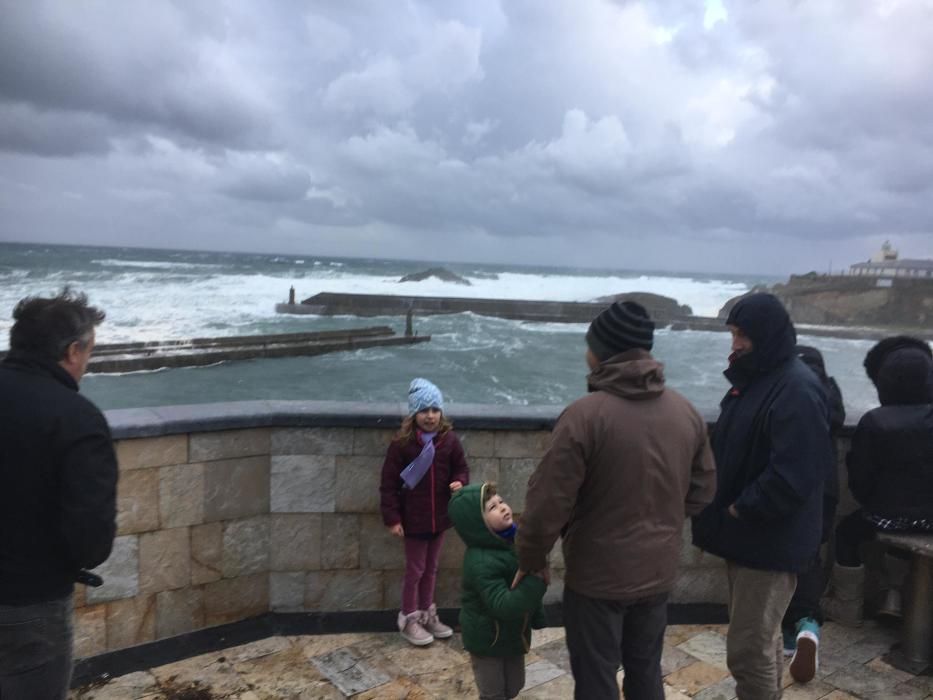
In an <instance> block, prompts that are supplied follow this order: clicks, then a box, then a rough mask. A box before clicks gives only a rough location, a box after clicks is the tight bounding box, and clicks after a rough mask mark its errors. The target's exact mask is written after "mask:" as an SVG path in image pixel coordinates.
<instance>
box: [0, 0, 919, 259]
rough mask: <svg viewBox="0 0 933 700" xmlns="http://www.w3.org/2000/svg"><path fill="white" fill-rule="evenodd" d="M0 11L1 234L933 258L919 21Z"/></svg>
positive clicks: (587, 11) (818, 9) (540, 9)
mask: <svg viewBox="0 0 933 700" xmlns="http://www.w3.org/2000/svg"><path fill="white" fill-rule="evenodd" d="M0 13H2V17H3V21H2V22H0V179H2V181H3V182H4V183H5V185H7V186H6V187H5V188H4V190H2V191H0V214H2V222H3V223H2V224H0V239H3V238H6V239H13V238H17V237H20V235H19V234H18V233H17V232H20V231H22V230H24V229H25V228H27V227H26V226H25V224H26V223H28V230H30V231H41V232H43V235H44V236H46V237H47V238H49V239H50V240H69V241H72V240H74V239H75V238H76V237H77V238H80V239H81V240H86V241H88V242H99V243H104V242H113V243H118V244H133V243H142V242H143V241H142V240H140V241H135V240H131V237H132V236H133V235H134V234H133V233H132V232H137V231H138V232H139V234H138V235H140V236H143V235H146V236H148V235H150V234H148V233H146V231H147V229H148V228H152V229H153V230H158V231H160V238H159V240H161V241H163V242H164V244H165V245H177V246H189V247H190V246H191V245H197V246H199V247H217V246H221V247H232V248H246V249H255V248H257V247H259V246H260V245H263V246H267V247H268V248H269V249H270V250H271V249H276V250H277V249H281V250H283V251H286V250H294V251H296V252H300V251H320V252H323V253H331V254H342V253H346V254H366V255H379V254H380V251H383V253H382V254H391V255H393V256H398V255H399V251H400V250H401V251H405V250H409V251H412V250H414V251H421V252H420V255H422V256H426V257H431V256H432V255H434V252H433V251H434V249H437V250H439V251H442V252H441V253H440V254H438V255H437V257H446V256H453V257H467V258H481V259H487V260H489V259H514V258H515V257H520V258H522V259H527V258H528V256H531V258H532V259H531V260H529V261H536V262H553V263H561V262H568V261H573V262H575V263H580V262H583V263H589V264H598V263H599V261H600V260H601V259H624V260H627V261H628V263H627V264H628V265H629V266H631V265H633V264H634V263H633V262H632V257H631V256H633V255H634V260H636V261H637V262H639V263H640V266H644V267H654V268H659V267H665V266H666V267H673V268H680V269H685V268H687V269H689V268H699V269H706V270H710V269H726V270H728V269H730V268H731V267H738V268H741V269H746V268H754V269H758V270H763V271H774V272H778V271H784V270H787V269H792V268H795V267H797V268H799V267H805V268H806V269H811V267H812V264H811V260H810V258H811V257H812V256H816V257H818V258H821V259H822V258H829V257H834V258H836V259H851V260H858V259H863V258H865V257H867V255H868V254H870V253H871V252H872V251H873V249H874V248H876V247H877V245H878V244H880V242H881V241H882V240H884V239H885V238H892V239H893V240H894V241H895V243H896V244H897V245H898V246H899V247H900V248H901V249H902V251H903V252H904V253H905V254H909V255H912V256H917V257H919V256H925V255H933V216H931V213H930V211H929V210H928V207H927V206H926V202H927V201H930V200H931V199H933V192H931V191H930V190H931V186H933V184H931V183H933V178H931V175H933V97H931V92H930V90H929V88H928V81H929V78H928V76H929V75H930V74H931V73H933V54H931V53H930V52H929V51H928V50H927V44H928V38H929V36H931V35H933V9H931V8H930V6H929V4H928V3H927V4H924V3H921V2H910V1H907V0H904V1H901V2H899V1H898V0H878V1H877V2H874V1H870V0H866V1H865V2H859V3H851V2H845V1H844V0H836V1H835V2H827V3H799V2H794V1H793V0H779V1H776V2H769V3H737V2H729V1H728V0H727V1H726V2H725V3H724V4H723V3H720V2H718V0H707V1H706V2H703V1H702V0H696V1H694V0H669V1H667V2H650V3H649V2H638V1H637V0H614V1H613V0H587V1H585V2H573V3H571V2H560V3H539V2H533V1H532V0H510V1H509V2H501V1H500V0H470V1H469V2H468V1H467V0H462V1H452V2H446V3H433V2H402V1H401V0H398V1H397V2H384V3H371V2H363V1H362V0H348V1H346V2H340V3H332V2H310V3H304V2H292V1H291V0H283V2H281V3H277V4H276V5H275V6H274V7H273V6H264V5H260V4H253V3H240V2H235V1H234V0H230V1H228V2H218V3H214V4H211V5H210V6H208V5H206V4H203V5H202V4H199V3H187V2H180V1H179V2H160V3H149V2H141V1H135V2H134V1H132V0H130V1H128V2H122V3H110V2H103V0H98V1H96V2H95V1H89V2H85V3H80V4H79V3H63V2H53V1H51V0H36V1H34V2H28V3H21V2H15V1H14V0H0ZM9 185H12V187H11V186H9ZM14 191H15V192H16V194H15V195H14V194H12V193H13V192H14ZM140 219H144V220H145V225H143V224H142V223H141V222H140ZM63 222H64V223H63ZM64 227H67V230H66V228H64ZM111 231H112V232H114V233H112V234H111V233H109V232H111ZM260 241H261V242H262V243H260ZM425 241H430V244H431V245H430V247H426V246H425ZM622 252H624V255H620V254H621V253H622Z"/></svg>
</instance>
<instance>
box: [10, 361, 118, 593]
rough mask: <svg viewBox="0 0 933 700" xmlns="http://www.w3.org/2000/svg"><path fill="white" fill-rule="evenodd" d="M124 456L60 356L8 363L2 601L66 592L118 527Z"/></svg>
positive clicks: (98, 559)
mask: <svg viewBox="0 0 933 700" xmlns="http://www.w3.org/2000/svg"><path fill="white" fill-rule="evenodd" d="M116 486H117V460H116V455H115V454H114V451H113V443H112V441H111V438H110V429H109V428H108V427H107V422H106V420H105V419H104V416H103V414H101V412H100V411H99V410H98V409H97V407H95V406H94V404H92V403H91V402H90V401H88V400H87V399H86V398H84V397H83V396H81V395H80V394H79V393H78V385H77V383H76V382H75V381H74V379H72V377H71V376H70V375H69V374H68V373H67V372H65V370H63V369H62V368H61V367H60V366H59V365H58V364H57V363H54V362H45V361H37V360H34V359H30V358H25V357H21V356H17V354H16V353H15V352H11V353H10V355H9V356H8V357H7V358H6V359H5V360H4V361H3V363H2V364H0V604H3V605H25V604H28V603H34V602H41V601H46V600H53V599H55V598H61V597H64V596H66V595H68V594H70V593H71V592H72V591H73V589H74V586H73V581H74V577H75V573H76V572H77V571H78V570H79V569H87V568H93V567H95V566H98V565H99V564H101V563H103V562H104V561H105V560H106V559H107V557H108V556H109V555H110V550H111V547H112V546H113V538H114V535H115V533H116Z"/></svg>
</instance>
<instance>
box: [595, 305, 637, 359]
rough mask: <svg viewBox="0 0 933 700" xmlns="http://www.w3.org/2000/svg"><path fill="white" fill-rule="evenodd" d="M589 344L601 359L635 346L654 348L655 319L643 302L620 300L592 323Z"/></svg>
mask: <svg viewBox="0 0 933 700" xmlns="http://www.w3.org/2000/svg"><path fill="white" fill-rule="evenodd" d="M586 343H587V345H589V347H590V350H592V351H593V354H594V355H596V357H597V359H598V360H599V361H600V362H603V361H605V360H608V359H609V358H610V357H612V356H613V355H618V354H619V353H622V352H625V351H626V350H632V349H633V348H642V349H644V350H651V348H652V346H653V345H654V321H652V320H651V318H650V317H649V316H648V312H647V311H645V307H643V306H642V305H641V304H636V303H635V302H634V301H621V302H620V301H617V302H615V303H614V304H613V305H612V306H610V307H609V308H608V309H606V310H605V311H603V312H602V313H600V314H599V316H597V317H596V318H595V319H594V320H593V322H592V323H591V324H590V328H589V330H588V331H587V332H586Z"/></svg>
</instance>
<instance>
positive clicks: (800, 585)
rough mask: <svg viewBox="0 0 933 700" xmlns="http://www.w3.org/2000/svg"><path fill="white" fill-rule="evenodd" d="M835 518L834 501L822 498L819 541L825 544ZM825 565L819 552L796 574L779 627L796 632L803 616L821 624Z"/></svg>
mask: <svg viewBox="0 0 933 700" xmlns="http://www.w3.org/2000/svg"><path fill="white" fill-rule="evenodd" d="M835 520H836V502H835V501H834V500H832V499H828V498H827V499H824V500H823V532H822V537H821V538H820V542H821V543H822V544H825V543H826V542H828V541H829V536H830V535H831V534H832V532H833V525H834V523H835ZM826 584H827V574H826V567H825V566H824V565H823V560H822V558H821V557H820V553H819V552H817V553H816V556H815V557H814V558H813V563H812V564H810V568H809V569H807V570H806V571H804V572H803V573H802V574H798V575H797V589H796V590H795V591H794V597H793V598H791V601H790V606H789V607H788V608H787V612H786V613H784V619H783V620H782V621H781V628H782V629H784V630H786V631H788V632H796V629H797V622H798V621H799V620H801V619H803V618H805V617H811V618H813V619H814V620H816V621H817V622H818V623H820V624H821V625H822V624H823V611H822V610H821V609H820V599H821V598H822V597H823V593H824V592H825V591H826Z"/></svg>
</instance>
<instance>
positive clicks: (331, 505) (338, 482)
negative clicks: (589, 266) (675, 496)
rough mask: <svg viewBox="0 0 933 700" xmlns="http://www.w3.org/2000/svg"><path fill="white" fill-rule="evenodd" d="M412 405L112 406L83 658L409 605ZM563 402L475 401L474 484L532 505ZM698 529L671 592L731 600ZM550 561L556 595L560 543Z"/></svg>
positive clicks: (452, 539) (83, 618)
mask: <svg viewBox="0 0 933 700" xmlns="http://www.w3.org/2000/svg"><path fill="white" fill-rule="evenodd" d="M402 410H403V409H402V408H401V407H398V406H395V405H390V406H382V407H379V406H376V407H374V406H371V405H370V406H366V407H360V406H355V405H346V406H343V407H341V406H340V405H335V404H296V405H292V406H288V405H284V404H283V403H282V402H276V403H275V406H274V407H273V406H269V405H263V406H256V405H252V404H250V405H246V404H239V405H227V404H225V405H218V406H203V407H176V408H164V409H157V410H156V409H154V410H151V411H146V410H132V411H113V412H110V413H109V414H108V420H109V421H110V422H111V425H112V427H113V430H114V435H115V437H116V438H117V456H118V459H119V464H120V483H119V496H118V517H117V522H118V533H117V534H118V536H117V539H116V542H115V544H114V548H113V553H112V554H111V556H110V558H109V559H108V560H107V562H105V563H104V564H103V565H102V566H101V567H100V568H99V569H98V570H97V572H98V573H99V574H100V575H101V576H102V577H103V578H104V581H105V583H104V585H103V586H101V587H100V588H85V587H83V586H80V585H79V586H77V592H76V599H75V605H76V610H75V622H76V635H75V636H76V655H77V656H78V657H87V656H92V655H95V654H99V653H103V652H105V651H110V650H115V649H120V648H124V647H127V646H132V645H135V644H140V643H143V642H148V641H153V640H157V639H163V638H166V637H171V636H174V635H178V634H182V633H185V632H191V631H193V630H197V629H200V628H204V627H210V626H213V625H219V624H223V623H227V622H233V621H237V620H241V619H245V618H248V617H252V616H255V615H259V614H262V613H265V612H268V611H276V612H295V611H327V612H334V611H358V610H384V609H396V608H398V606H399V598H400V587H401V580H402V570H403V567H404V555H403V552H402V544H401V542H400V541H399V540H398V539H397V538H394V537H392V536H391V535H389V534H388V533H387V531H386V529H385V528H384V527H383V525H382V520H381V517H380V515H379V493H378V488H379V474H380V468H381V465H382V459H383V457H384V455H385V450H386V446H387V445H388V442H389V440H390V439H391V436H392V434H393V433H394V430H395V427H396V426H397V425H398V421H399V417H400V415H401V412H402ZM499 410H501V409H499ZM558 410H559V409H557V408H554V407H540V408H531V409H528V408H525V409H515V410H510V411H509V415H507V416H501V415H500V416H498V417H497V416H491V415H489V408H488V407H486V408H482V407H472V408H471V410H470V411H469V413H467V411H466V407H464V408H463V409H461V411H462V412H463V413H464V415H462V416H461V414H459V413H458V414H455V416H454V419H455V422H456V423H457V432H458V435H459V436H460V438H461V440H462V441H463V444H464V447H465V449H466V452H467V456H468V459H469V463H470V468H471V480H472V481H474V482H478V481H481V480H494V481H497V482H499V484H500V488H501V492H502V493H503V494H505V496H506V498H507V500H508V501H509V502H510V503H511V504H512V506H513V508H514V510H515V511H516V512H520V511H521V510H522V508H523V506H524V502H523V499H524V492H525V485H526V483H527V480H528V477H529V475H530V474H531V472H532V470H533V469H534V467H535V465H536V464H537V461H538V459H539V458H540V456H541V455H542V454H543V452H544V450H545V449H546V446H547V441H548V437H549V432H548V428H549V426H550V424H552V423H553V421H554V420H555V419H556V416H557V413H558ZM250 426H257V427H250ZM389 426H392V427H389ZM166 433H167V434H166ZM843 454H844V451H843ZM684 536H685V546H684V549H683V553H682V556H681V571H680V575H679V579H678V581H677V585H676V587H675V590H674V593H673V602H678V603H685V602H689V603H695V602H703V603H709V602H712V603H723V602H725V598H724V594H725V580H724V574H723V567H722V563H721V561H720V560H718V559H716V558H714V557H710V556H709V555H705V554H703V553H702V552H700V551H699V550H697V549H696V548H694V547H692V546H690V545H689V526H688V527H687V528H686V529H685V533H684ZM462 557H463V545H462V543H461V542H460V539H459V537H457V535H456V534H455V533H454V532H453V531H450V532H449V533H448V536H447V540H446V542H445V545H444V550H443V555H442V558H441V569H440V572H439V575H438V582H437V602H438V605H439V606H440V607H456V606H458V604H459V589H460V564H461V561H462ZM552 565H553V568H554V570H555V581H554V585H552V589H551V591H549V597H552V598H553V597H556V596H559V594H560V591H561V574H562V568H563V563H562V559H561V556H560V548H559V546H558V547H556V548H555V550H554V554H553V555H552Z"/></svg>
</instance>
